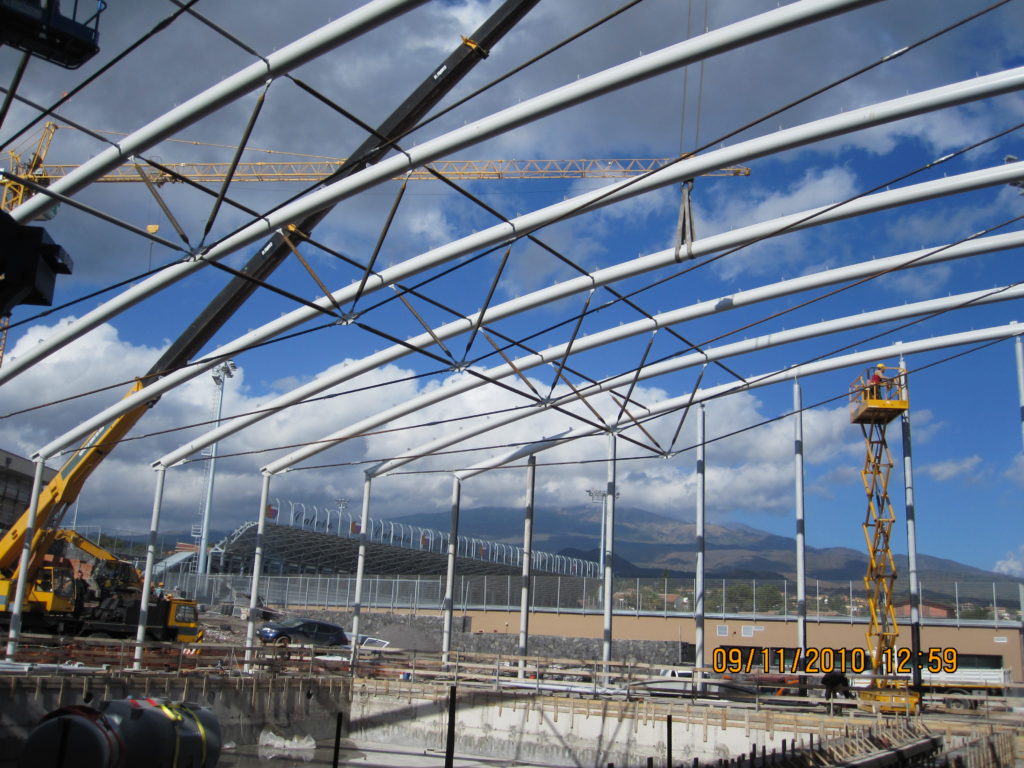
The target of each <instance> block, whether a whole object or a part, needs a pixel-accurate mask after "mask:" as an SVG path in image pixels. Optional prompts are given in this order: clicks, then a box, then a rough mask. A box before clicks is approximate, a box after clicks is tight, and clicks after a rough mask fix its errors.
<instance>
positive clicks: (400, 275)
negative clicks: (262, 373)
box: [0, 6, 1024, 459]
mask: <svg viewBox="0 0 1024 768" xmlns="http://www.w3.org/2000/svg"><path fill="white" fill-rule="evenodd" d="M787 7H789V6H787ZM1020 88H1024V67H1019V68H1017V69H1016V70H1010V71H1008V72H1001V73H998V74H996V75H989V76H987V77H978V78H975V79H973V80H968V81H964V82H960V83H956V84H953V85H949V86H943V87H941V88H935V89H932V90H930V91H925V92H922V93H916V94H912V95H910V96H904V97H901V98H898V99H892V100H890V101H886V102H882V103H880V104H875V105H872V106H870V107H865V108H863V109H859V110H853V111H851V112H845V113H842V114H839V115H834V116H832V117H827V118H824V119H822V120H817V121H815V122H812V123H807V124H805V125H800V126H796V127H795V128H791V129H788V130H784V131H779V132H777V133H774V134H771V135H769V136H764V137H759V138H756V139H751V140H749V141H746V142H741V143H740V144H737V145H736V146H734V147H727V148H724V149H720V150H717V151H715V152H709V153H708V154H707V155H702V156H700V157H696V158H692V159H688V160H684V161H682V162H680V163H678V164H676V165H674V166H670V167H667V168H664V169H662V170H660V171H658V172H656V173H654V174H652V175H651V176H649V177H647V178H646V179H643V181H642V182H640V183H633V184H632V185H631V186H627V187H623V185H622V184H616V185H611V187H615V188H616V189H617V190H618V191H617V192H616V193H615V194H614V195H610V196H608V197H605V198H603V199H601V200H600V205H602V206H603V205H608V204H610V203H611V202H618V201H620V200H624V199H627V198H629V197H632V196H635V195H637V194H640V193H641V192H643V191H649V190H650V189H655V188H657V187H661V186H666V185H669V184H673V183H676V182H678V181H681V180H683V179H686V178H690V177H691V176H692V175H693V174H694V173H702V172H703V170H709V169H711V168H717V167H723V166H724V165H730V164H733V163H735V162H739V161H741V160H747V159H750V158H752V157H761V156H763V155H766V154H772V153H774V152H778V151H781V150H783V149H788V148H792V147H797V146H802V145H804V144H808V143H812V142H814V141H819V140H822V139H826V138H830V137H833V136H837V135H841V134H843V133H849V132H852V131H856V130H860V129H863V128H867V127H870V126H874V125H879V124H882V123H886V122H890V121H892V120H897V119H900V118H903V117H910V116H913V115H917V114H921V113H925V112H930V111H933V110H935V109H940V108H942V107H948V106H954V105H957V104H962V103H964V102H965V101H971V100H974V99H978V98H985V97H988V96H994V95H998V94H1002V93H1006V92H1007V91H1012V90H1017V89H1020ZM726 157H728V158H729V159H728V161H727V162H723V161H724V160H725V158H726ZM386 162H387V161H383V162H381V163H378V164H377V165H376V166H372V167H371V168H370V169H368V170H370V171H372V170H374V169H376V168H380V166H381V165H384V164H385V163H386ZM701 169H703V170H701ZM362 173H365V171H361V172H359V173H356V174H353V175H352V176H349V177H347V178H346V179H344V180H342V181H339V182H337V183H336V184H335V185H332V186H338V185H343V184H346V183H347V182H348V181H349V180H352V179H356V178H358V177H359V176H360V175H361V174H362ZM628 183H629V182H627V184H628ZM597 192H598V193H600V192H601V190H597ZM314 194H315V193H314ZM598 197H599V195H598V194H596V193H594V192H591V193H586V194H583V195H580V196H578V197H576V198H572V199H570V200H569V201H565V202H562V203H558V204H555V205H552V206H548V207H547V208H543V209H540V210H539V211H534V212H533V213H530V214H526V215H524V216H520V217H518V218H517V219H513V220H512V222H510V223H502V224H499V225H497V226H495V227H491V228H489V229H486V230H483V231H481V232H478V233H476V234H475V235H470V236H468V237H465V238H462V239H461V240H457V241H454V242H452V243H448V244H447V245H444V246H440V247H439V248H435V249H433V250H431V251H428V252H427V253H424V254H421V255H419V256H416V257H413V258H412V259H409V260H407V261H404V262H402V263H400V264H397V265H395V266H394V267H390V268H388V269H386V270H384V271H383V272H381V273H380V276H379V277H378V278H376V279H373V278H371V279H370V280H368V281H367V282H366V283H365V286H364V288H363V293H364V294H365V293H366V292H367V291H369V290H370V289H371V286H373V287H374V288H381V287H384V286H385V285H389V284H391V283H393V282H397V281H399V280H402V279H404V278H406V277H410V276H412V275H414V274H417V273H419V272H422V271H424V270H426V269H428V268H430V267H433V266H437V265H438V264H442V263H445V262H447V261H450V260H451V259H453V258H456V257H457V256H461V255H464V254H466V253H471V252H473V251H475V250H477V249H478V248H481V247H486V246H488V245H493V244H495V243H499V242H502V241H507V240H509V239H514V238H515V237H517V236H519V235H521V234H523V233H524V232H530V231H533V230H535V229H538V228H539V227H541V226H543V225H544V224H545V223H548V222H550V221H554V220H556V219H558V218H560V217H563V216H566V215H576V214H577V213H579V209H578V206H579V205H580V204H586V203H587V202H588V201H589V202H594V201H595V200H597V199H598ZM281 210H282V211H283V210H285V209H281ZM244 231H246V230H243V232H244ZM264 234H266V233H265V232H264V231H262V230H261V231H260V232H259V235H260V236H262V235H264ZM192 263H193V264H194V263H197V262H192ZM172 269H173V268H172ZM358 290H359V286H358V285H357V284H356V283H352V284H350V285H349V286H347V287H346V288H342V289H341V290H339V291H335V292H334V294H333V295H332V297H322V298H320V299H318V300H317V301H316V302H315V303H316V304H318V305H320V306H321V307H323V308H324V309H328V308H330V307H331V306H333V305H334V304H335V303H339V304H340V303H344V302H347V301H349V300H351V299H352V298H353V297H354V296H355V295H356V292H357V291H358ZM98 311H99V310H96V312H98ZM317 314H318V313H317V312H316V310H313V309H311V308H308V307H302V308H300V309H297V310H293V311H292V312H291V313H289V314H287V315H284V316H283V317H281V318H278V319H277V320H275V321H272V322H270V323H268V324H266V325H264V326H263V327H262V328H259V329H256V330H254V331H250V332H249V333H247V334H245V335H244V336H241V337H239V338H238V339H236V340H234V341H232V342H229V343H228V344H226V345H223V346H221V347H220V348H218V349H217V350H214V351H213V352H211V353H210V354H209V355H208V361H207V362H206V363H202V364H197V365H192V366H187V367H185V368H181V369H179V370H177V371H174V372H172V373H170V374H168V375H167V376H164V377H163V378H161V379H160V380H159V381H156V382H154V383H153V384H151V385H149V386H147V387H145V388H144V389H143V390H141V391H139V392H136V393H134V394H131V395H128V396H127V397H125V398H123V399H122V400H120V401H118V402H117V403H116V404H114V405H112V406H110V407H108V408H106V409H105V410H104V411H102V412H100V413H99V414H97V415H95V416H93V417H92V418H91V419H88V420H86V421H84V422H82V423H81V424H79V425H78V427H76V428H74V429H72V430H70V431H68V432H65V433H64V434H63V435H61V436H60V437H58V438H57V439H56V440H53V441H51V442H50V443H49V444H47V445H46V446H44V447H43V448H41V449H40V450H39V451H38V452H37V453H36V454H34V456H36V457H42V458H44V459H46V458H49V457H50V456H53V455H54V454H56V453H57V452H58V451H60V450H61V449H62V448H64V447H65V446H67V445H70V444H72V443H75V442H77V441H79V440H81V439H82V438H83V437H85V436H86V435H88V434H89V433H91V432H93V431H94V430H95V429H97V428H98V427H100V426H102V425H105V424H107V423H109V422H110V421H111V420H112V419H114V418H116V417H117V416H118V415H120V414H122V413H125V412H126V411H128V410H131V409H132V408H135V407H138V406H140V405H142V404H144V403H147V402H150V401H152V399H153V397H154V396H158V395H160V394H162V393H163V392H165V391H167V390H169V389H172V388H174V387H176V386H178V385H179V384H181V383H182V382H184V381H187V380H188V379H191V378H194V377H196V376H199V375H200V374H202V373H203V372H204V371H206V370H208V369H209V368H212V367H213V366H214V365H216V364H217V362H218V361H219V360H220V359H221V358H224V357H232V356H234V355H236V354H237V353H238V352H239V351H241V350H243V349H245V348H247V347H249V346H250V345H252V344H256V343H259V342H261V341H265V340H266V339H269V338H272V337H273V336H276V335H278V334H279V333H283V332H285V331H286V330H288V329H290V328H292V327H294V326H296V325H298V324H299V323H301V322H304V321H305V320H308V319H310V318H311V317H312V316H315V315H317ZM92 315H95V312H94V313H90V315H86V317H90V316H92ZM75 325H76V324H70V325H69V326H68V327H67V329H65V332H67V333H71V332H72V329H73V328H74V326H75ZM63 336H64V333H56V334H53V336H51V337H50V339H49V340H47V342H45V343H43V344H38V345H36V346H35V347H33V348H32V349H31V350H29V352H27V353H25V354H22V355H21V356H20V357H19V359H18V360H15V361H11V362H10V363H9V364H7V365H5V366H4V367H3V368H2V369H0V382H2V381H3V380H4V379H5V373H8V372H9V371H10V370H12V369H15V368H16V367H18V366H19V365H20V367H19V370H20V369H21V368H24V367H25V363H24V361H25V360H26V358H29V357H32V356H33V355H35V354H36V353H37V351H38V350H40V349H42V348H43V347H48V346H52V340H53V339H54V338H60V337H63ZM51 351H52V350H51ZM38 354H39V355H40V356H41V355H42V353H38ZM8 377H9V376H8Z"/></svg>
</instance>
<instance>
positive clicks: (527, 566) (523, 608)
mask: <svg viewBox="0 0 1024 768" xmlns="http://www.w3.org/2000/svg"><path fill="white" fill-rule="evenodd" d="M536 482H537V457H536V456H530V458H529V461H528V463H527V469H526V514H525V515H524V516H523V584H522V588H521V591H520V594H519V655H520V657H523V656H526V654H527V652H528V644H529V642H530V577H531V575H532V574H531V571H532V569H533V568H532V566H533V563H532V560H533V503H534V496H535V490H536ZM524 665H525V662H524V661H523V660H522V659H520V661H519V676H520V677H523V673H524V671H525V669H524Z"/></svg>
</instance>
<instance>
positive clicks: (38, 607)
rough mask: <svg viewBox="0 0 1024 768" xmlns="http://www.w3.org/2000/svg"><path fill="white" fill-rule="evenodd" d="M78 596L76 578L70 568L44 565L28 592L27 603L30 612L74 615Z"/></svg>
mask: <svg viewBox="0 0 1024 768" xmlns="http://www.w3.org/2000/svg"><path fill="white" fill-rule="evenodd" d="M76 596H77V588H76V585H75V576H74V574H73V573H72V572H71V569H70V568H68V567H66V566H64V565H44V566H43V567H42V568H40V569H39V575H38V576H37V578H36V580H35V582H33V583H32V586H31V587H30V589H29V590H28V594H27V595H26V602H27V604H28V606H29V610H35V611H44V612H46V613H72V612H73V611H74V610H75V604H76Z"/></svg>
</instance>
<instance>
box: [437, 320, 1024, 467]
mask: <svg viewBox="0 0 1024 768" xmlns="http://www.w3.org/2000/svg"><path fill="white" fill-rule="evenodd" d="M1021 334H1024V325H1021V324H1019V323H1016V322H1013V323H1008V324H1007V325H998V326H993V327H991V328H983V329H981V330H977V331H966V332H964V333H954V334H949V335H946V336H935V337H933V338H930V339H922V340H920V341H910V342H896V343H895V344H890V345H888V346H885V347H877V348H875V349H869V350H866V351H863V352H854V353H853V354H849V355H843V356H841V357H833V358H830V359H828V360H818V361H815V362H813V363H806V364H804V365H795V366H793V367H792V368H785V369H782V370H778V371H772V372H770V373H765V374H761V375H759V376H755V377H752V378H750V379H749V380H748V381H746V382H732V383H729V384H722V385H719V386H717V387H709V388H707V389H698V390H697V391H696V392H694V393H693V394H692V395H690V394H686V395H682V396H680V397H674V398H670V399H668V400H662V401H661V402H659V403H655V404H653V405H652V406H651V407H650V409H649V411H648V416H649V417H652V418H653V417H656V416H662V415H665V414H667V413H671V412H672V411H678V410H680V409H681V408H686V407H688V406H690V405H693V404H694V403H703V402H706V401H708V400H713V399H715V398H718V397H722V396H723V395H729V394H735V393H738V392H746V391H749V390H751V389H758V388H760V387H767V386H769V385H771V384H779V383H783V382H786V381H792V380H793V379H794V378H800V379H803V378H807V377H808V376H816V375H818V374H819V373H827V372H829V371H835V370H838V369H840V368H853V367H859V366H862V365H870V364H871V363H873V362H875V361H876V360H879V359H883V358H887V357H895V356H898V355H913V354H916V353H918V352H929V351H932V350H936V349H945V348H947V347H958V346H962V345H964V344H981V343H984V342H986V341H995V340H998V339H1009V338H1013V337H1014V336H1020V335H1021ZM628 426H629V424H628V423H627V424H625V425H624V426H623V425H622V424H621V422H619V424H617V425H616V427H615V429H617V430H621V429H624V428H628ZM603 431H604V430H600V429H596V428H594V427H589V426H588V427H577V428H575V429H573V430H571V431H570V432H569V434H565V435H556V436H553V437H551V438H546V439H542V440H538V441H536V442H533V443H530V444H529V445H524V446H521V447H519V448H516V449H515V450H512V451H508V452H506V453H503V454H501V455H499V456H494V457H492V458H490V459H486V460H484V461H481V462H479V463H477V464H474V465H473V466H472V467H468V468H466V469H463V470H458V471H456V472H454V473H453V474H454V475H456V476H457V477H459V478H460V480H465V479H466V478H469V477H473V476H474V475H478V474H480V473H481V472H486V471H487V470H489V469H495V468H496V467H500V466H503V465H504V464H508V463H510V462H513V461H515V460H517V459H521V458H524V457H526V456H529V455H531V454H534V453H539V452H540V451H546V450H548V449H549V448H555V447H557V446H559V445H563V444H565V443H570V442H572V441H573V440H579V439H580V438H583V437H591V436H593V435H599V434H602V432H603ZM678 453H682V451H676V452H675V454H678ZM675 454H673V455H675Z"/></svg>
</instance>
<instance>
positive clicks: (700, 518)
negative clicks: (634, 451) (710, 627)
mask: <svg viewBox="0 0 1024 768" xmlns="http://www.w3.org/2000/svg"><path fill="white" fill-rule="evenodd" d="M704 421H705V413H704V403H701V404H700V406H699V408H698V409H697V518H696V523H695V525H694V538H695V539H696V542H695V544H696V547H697V564H696V567H695V568H694V580H693V626H694V635H693V644H694V646H695V648H694V650H695V653H696V656H695V658H694V664H695V666H696V667H697V672H696V673H695V678H694V684H695V687H696V689H697V690H698V691H700V690H703V688H704V686H703V684H702V683H701V682H700V678H701V673H700V669H701V667H703V666H704V491H705V487H706V486H705V479H706V478H705V466H704ZM722 597H723V599H724V597H725V595H723V596H722Z"/></svg>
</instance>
